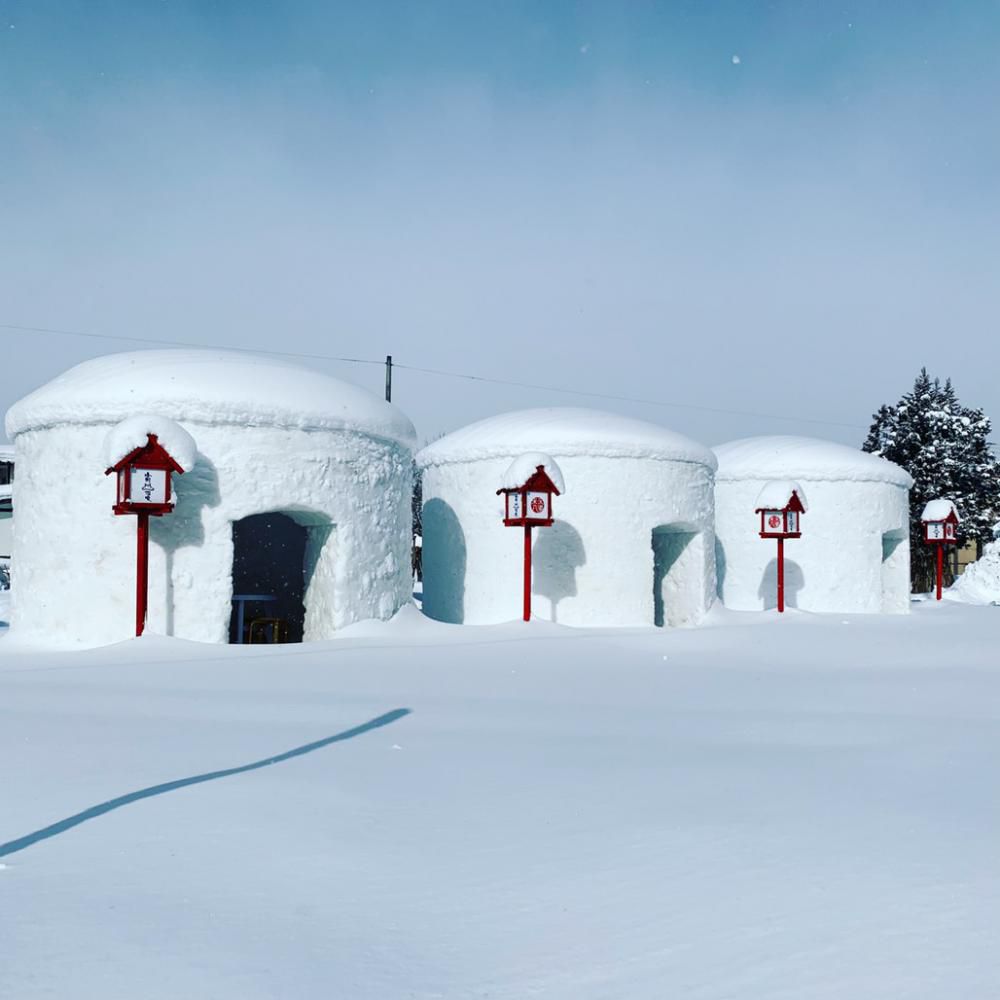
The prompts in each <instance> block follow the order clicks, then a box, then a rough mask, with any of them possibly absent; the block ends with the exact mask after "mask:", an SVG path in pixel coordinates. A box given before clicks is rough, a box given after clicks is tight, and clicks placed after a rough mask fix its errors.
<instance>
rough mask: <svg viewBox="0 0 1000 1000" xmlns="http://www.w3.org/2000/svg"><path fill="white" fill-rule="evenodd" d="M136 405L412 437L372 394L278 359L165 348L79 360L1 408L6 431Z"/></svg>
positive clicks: (111, 415) (212, 418)
mask: <svg viewBox="0 0 1000 1000" xmlns="http://www.w3.org/2000/svg"><path fill="white" fill-rule="evenodd" d="M136 413H153V414H162V415H163V416H165V417H171V418H173V419H176V420H181V421H191V422H194V423H202V424H237V425H241V426H269V427H275V426H277V427H294V428H301V429H303V430H350V431H358V432H361V433H364V434H370V435H372V436H374V437H379V438H385V439H388V440H391V441H398V442H400V443H402V444H405V445H408V446H410V445H412V444H413V442H414V438H415V432H414V430H413V425H412V424H411V423H410V421H409V420H408V419H407V418H406V416H405V415H404V414H403V413H402V412H401V411H399V410H397V409H396V407H394V406H392V405H391V404H390V403H386V402H384V401H383V400H381V399H379V398H378V397H377V396H375V395H373V394H372V393H369V392H367V391H365V390H364V389H361V388H359V387H358V386H356V385H351V383H349V382H342V381H341V380H340V379H336V378H332V377H331V376H329V375H324V374H322V373H321V372H317V371H312V370H310V369H308V368H302V367H300V366H298V365H295V364H292V363H290V362H288V361H284V360H281V359H276V358H271V357H265V356H263V355H258V354H244V353H242V352H238V351H219V350H165V351H135V352H130V353H127V354H111V355H108V356H107V357H103V358H95V359H94V360H92V361H84V362H83V363H82V364H79V365H77V366H76V367H75V368H70V369H69V371H67V372H64V373H63V374H62V375H59V376H58V377H57V378H54V379H53V380H52V381H51V382H48V383H46V384H45V385H43V386H42V387H41V388H40V389H36V390H35V391H34V392H32V393H31V394H29V395H28V396H25V397H24V399H22V400H20V402H17V403H15V404H14V405H13V406H12V407H11V408H10V410H9V411H8V412H7V434H8V435H10V436H11V437H14V436H15V435H17V434H21V433H22V432H24V431H27V430H32V429H36V428H40V427H53V426H56V425H59V424H103V423H117V422H118V421H120V420H123V419H125V418H126V417H129V416H132V415H134V414H136Z"/></svg>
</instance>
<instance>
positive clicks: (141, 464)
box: [104, 434, 184, 636]
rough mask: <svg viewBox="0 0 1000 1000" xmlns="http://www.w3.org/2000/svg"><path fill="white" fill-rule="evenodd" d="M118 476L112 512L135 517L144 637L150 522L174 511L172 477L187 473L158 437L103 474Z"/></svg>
mask: <svg viewBox="0 0 1000 1000" xmlns="http://www.w3.org/2000/svg"><path fill="white" fill-rule="evenodd" d="M112 472H114V473H115V474H116V476H117V486H118V492H117V500H116V503H115V505H114V507H112V508H111V509H112V510H113V511H114V513H115V514H135V515H137V521H136V537H137V545H136V584H135V634H136V635H137V636H138V635H142V633H143V631H144V629H145V627H146V612H147V608H148V606H149V518H150V517H151V516H152V517H160V516H161V515H163V514H169V513H170V512H171V511H172V510H173V509H174V503H173V491H172V490H171V481H170V474H171V473H172V472H176V473H178V474H179V475H183V473H184V470H183V469H182V468H181V466H180V464H179V463H178V462H177V461H175V460H174V459H173V458H172V457H171V456H170V454H169V453H168V452H167V450H166V449H165V448H164V447H163V446H162V445H161V444H160V443H159V441H158V440H157V437H156V435H155V434H147V435H146V443H145V444H144V445H142V446H140V447H138V448H136V449H134V450H133V451H130V452H129V453H128V454H127V455H126V456H125V457H124V458H122V459H120V460H119V461H118V462H116V463H115V464H114V465H112V466H111V467H110V468H109V469H105V471H104V474H105V475H106V476H110V475H111V473H112Z"/></svg>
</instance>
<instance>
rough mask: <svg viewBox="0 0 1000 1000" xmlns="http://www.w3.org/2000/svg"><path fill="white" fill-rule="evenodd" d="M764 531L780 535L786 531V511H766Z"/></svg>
mask: <svg viewBox="0 0 1000 1000" xmlns="http://www.w3.org/2000/svg"><path fill="white" fill-rule="evenodd" d="M764 530H765V531H771V532H778V533H779V534H780V533H781V532H782V531H784V530H785V514H784V511H780V510H765V511H764Z"/></svg>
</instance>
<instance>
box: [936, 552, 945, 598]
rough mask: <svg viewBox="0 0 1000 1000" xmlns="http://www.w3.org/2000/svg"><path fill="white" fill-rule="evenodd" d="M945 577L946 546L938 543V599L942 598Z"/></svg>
mask: <svg viewBox="0 0 1000 1000" xmlns="http://www.w3.org/2000/svg"><path fill="white" fill-rule="evenodd" d="M943 579H944V546H943V545H942V544H941V543H940V542H938V545H937V599H938V600H939V601H940V600H941V583H942V581H943Z"/></svg>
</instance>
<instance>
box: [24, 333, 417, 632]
mask: <svg viewBox="0 0 1000 1000" xmlns="http://www.w3.org/2000/svg"><path fill="white" fill-rule="evenodd" d="M143 353H144V354H145V353H147V352H143ZM149 353H157V354H174V353H177V354H180V353H182V352H149ZM186 353H189V354H196V353H197V352H186ZM118 357H120V356H118ZM101 360H111V359H101ZM173 360H176V359H173ZM240 360H242V359H238V360H237V361H234V362H233V364H234V366H235V368H233V367H230V366H229V364H228V361H229V359H228V358H224V359H222V361H221V362H220V360H219V359H218V358H217V357H215V358H212V359H210V360H209V361H208V364H209V365H210V366H214V367H216V368H218V369H219V370H218V371H217V372H216V375H217V376H222V375H224V374H226V373H228V375H229V377H230V378H232V379H236V380H237V382H239V381H240V376H241V375H245V374H246V373H245V372H241V371H240V369H239V364H240ZM194 361H195V363H198V361H199V359H198V358H197V357H196V358H195V359H194ZM244 363H246V362H245V361H244ZM90 364H92V365H93V364H95V363H93V362H92V363H90ZM202 364H204V362H202ZM81 367H84V366H81ZM174 367H175V368H176V367H177V366H176V365H175V366H174ZM184 367H185V366H184V365H181V368H182V369H183V368H184ZM166 370H167V371H170V363H169V361H168V363H166ZM270 370H271V366H270V364H269V363H266V362H265V363H262V367H261V369H260V370H258V371H255V372H251V373H250V374H252V375H254V376H256V377H255V378H254V379H253V381H251V382H250V383H249V389H248V392H250V393H253V392H255V391H256V392H259V399H260V405H259V406H258V408H257V410H256V413H254V412H253V411H247V415H246V416H245V417H244V419H245V420H247V421H248V422H247V423H240V424H233V423H227V422H221V421H219V422H213V421H211V420H205V419H200V420H190V419H185V416H184V413H183V410H182V408H181V404H179V403H175V404H173V405H172V406H170V402H171V401H170V400H164V399H162V398H161V399H157V398H156V395H155V392H153V391H152V389H151V387H150V385H149V383H150V382H151V381H152V382H155V383H157V384H159V379H158V377H157V375H156V373H155V372H149V371H147V372H146V382H145V383H143V384H144V392H143V395H144V396H145V397H146V398H145V399H144V400H143V403H142V407H141V408H142V409H143V410H147V409H153V410H154V411H155V410H159V411H160V412H163V411H164V410H167V409H168V408H169V409H170V410H172V412H171V413H170V415H171V416H172V417H174V418H175V419H177V420H178V421H179V422H181V423H182V425H183V426H184V427H185V429H186V430H188V431H189V432H190V433H191V435H192V436H193V437H194V439H195V441H196V443H197V447H198V455H197V459H196V461H195V464H194V468H193V469H192V470H191V471H190V472H187V473H186V474H184V475H174V477H173V485H174V490H175V494H176V507H175V509H174V511H173V512H172V513H170V514H167V515H165V516H163V517H160V518H151V519H150V570H149V617H148V624H147V630H148V631H149V632H153V633H160V634H165V635H172V636H178V637H180V638H185V639H193V640H200V641H205V642H225V641H227V637H228V634H229V629H230V619H231V614H232V603H231V602H232V597H233V575H232V573H233V559H234V546H233V537H234V532H233V525H234V523H239V522H240V521H242V519H244V518H247V517H250V516H252V515H255V514H264V513H281V514H284V515H287V516H288V517H289V518H290V519H291V520H292V521H293V522H295V523H296V524H298V525H301V526H302V528H303V529H304V532H305V559H304V563H303V565H302V567H301V570H302V574H303V590H304V593H303V599H302V604H303V605H304V628H303V632H304V638H305V639H307V640H309V639H322V638H326V637H328V636H330V635H332V634H333V632H334V631H335V630H336V629H338V628H340V627H342V626H344V625H347V624H350V623H351V622H355V621H358V620H361V619H365V618H383V619H384V618H389V617H391V616H392V615H393V614H394V613H395V612H396V610H398V608H399V607H400V606H401V605H403V604H404V603H405V602H406V601H408V600H409V597H410V587H411V578H410V558H411V556H410V550H411V531H410V515H411V507H410V504H411V479H412V475H411V468H412V457H411V448H410V446H409V444H408V443H407V441H406V437H407V434H408V432H407V428H409V422H408V421H406V420H405V418H401V415H400V416H398V417H397V418H396V423H397V425H398V427H399V429H400V431H401V433H400V434H399V436H400V437H402V438H403V440H393V439H391V438H390V436H389V435H388V434H385V435H383V434H381V433H380V434H370V433H366V432H365V431H364V430H363V427H362V425H363V423H364V421H365V420H367V419H369V416H368V415H366V414H364V413H363V412H361V413H360V416H359V415H358V414H359V411H360V410H361V408H360V404H354V405H352V406H350V407H348V408H347V409H348V410H349V411H350V412H351V413H352V414H354V418H352V420H351V422H350V423H349V424H348V425H347V426H337V424H338V423H339V422H344V409H345V408H344V407H343V406H341V407H338V406H337V405H336V400H335V398H334V399H331V398H327V399H326V402H325V403H324V404H323V405H324V406H325V407H326V408H327V412H328V414H329V415H330V419H329V420H328V421H326V422H327V423H328V424H329V426H326V427H324V426H317V424H321V423H323V422H324V421H323V420H321V419H319V417H318V416H317V414H315V413H312V414H310V413H309V407H310V405H311V402H313V401H314V396H315V393H314V394H313V397H310V395H309V393H308V392H307V391H306V390H307V389H308V388H309V386H308V385H307V384H299V385H297V386H296V385H294V382H295V378H298V375H297V373H296V376H295V378H293V379H292V383H290V387H291V388H292V389H296V390H297V391H296V392H295V393H293V395H292V396H291V397H290V398H288V399H285V400H283V401H281V400H277V401H276V399H275V398H274V397H273V395H272V397H270V399H271V402H272V403H276V402H282V403H283V405H284V404H287V405H292V404H293V403H294V401H295V398H296V396H297V398H298V403H297V405H298V406H299V408H300V409H299V411H298V412H299V413H300V414H301V415H302V422H303V423H304V424H306V426H304V427H294V426H273V425H269V424H268V423H267V421H274V422H279V421H280V422H282V423H285V424H287V423H289V422H290V420H288V419H287V418H288V416H289V414H283V413H280V412H276V410H275V409H272V411H271V412H270V413H266V412H264V411H265V408H266V406H267V403H268V398H269V397H268V391H267V387H266V377H267V373H268V372H269V371H270ZM285 374H286V375H287V372H286V373H285ZM304 374H305V375H306V376H308V375H310V373H304ZM321 379H322V383H323V384H322V385H321V386H313V389H318V388H322V389H323V390H324V392H326V393H327V394H330V393H332V394H333V396H334V397H336V394H337V390H338V386H341V385H343V383H338V382H337V381H336V380H334V379H328V378H326V377H325V376H322V377H321ZM306 382H308V379H307V380H306ZM55 384H56V383H50V386H48V387H46V388H45V390H40V392H44V391H47V390H48V389H50V388H51V387H52V386H53V385H55ZM242 384H244V385H247V384H248V383H247V382H245V381H244V382H243V383H242ZM115 385H117V382H114V381H113V382H112V384H111V386H109V387H108V386H106V388H109V389H110V390H111V391H110V393H109V395H110V396H111V398H113V397H114V392H113V389H114V386H115ZM349 388H350V389H351V390H352V391H354V392H360V390H357V389H356V388H355V387H349ZM221 391H229V392H236V391H238V390H237V389H234V387H233V386H232V385H230V386H229V387H228V389H227V388H226V387H225V386H223V387H221V388H220V392H221ZM150 397H152V398H150ZM59 398H60V399H61V398H62V395H60V397H59ZM342 400H343V396H341V401H342ZM25 402H26V403H28V404H30V405H27V406H23V407H22V408H21V410H20V411H18V410H17V408H16V407H15V409H13V410H12V411H11V414H12V418H11V417H9V418H8V428H9V430H10V432H11V433H13V434H16V441H17V448H18V458H19V466H18V483H17V487H18V490H17V492H18V525H17V534H16V538H15V543H14V565H15V572H14V586H13V600H14V607H13V610H12V613H11V620H12V631H13V632H14V633H15V634H17V635H19V636H20V637H22V638H24V639H29V640H30V639H38V640H42V641H53V642H59V643H79V644H83V645H100V644H103V643H109V642H114V641H118V640H121V639H125V638H127V637H129V636H130V635H132V634H133V629H134V613H135V568H136V519H135V517H133V516H115V515H114V514H113V513H112V510H111V507H112V503H113V501H114V493H115V486H114V481H113V477H106V476H105V475H104V462H103V458H104V449H103V445H104V441H105V438H106V436H107V434H108V432H109V431H110V430H111V428H112V427H113V426H114V423H113V422H112V421H111V420H110V419H109V420H108V421H107V422H105V421H97V422H92V423H72V422H60V423H55V424H52V425H46V426H40V427H37V428H26V427H24V423H27V422H30V421H31V420H32V419H33V418H39V419H40V417H39V414H44V412H46V411H47V409H49V404H48V402H47V401H46V400H44V399H43V400H42V401H41V405H39V403H38V401H37V400H36V401H32V397H28V399H27V400H26V401H25ZM150 403H152V406H150ZM157 403H158V404H159V405H157ZM371 405H372V407H373V408H374V409H375V411H376V412H380V408H384V407H386V404H384V403H382V402H381V401H379V400H377V399H374V398H373V400H372V404H371ZM192 408H195V409H196V407H194V406H193V407H192ZM115 409H118V410H123V412H121V413H120V416H121V417H125V416H129V415H130V414H129V413H128V412H127V410H126V409H125V408H123V407H121V406H119V405H117V404H116V405H115ZM178 410H181V412H178ZM197 412H198V415H199V416H201V417H202V418H204V417H205V416H211V412H212V411H211V408H202V409H201V410H198V411H197ZM397 414H398V411H397ZM62 415H63V414H61V413H60V416H62ZM108 415H109V416H110V414H108ZM221 416H223V414H221V413H220V417H221ZM334 416H336V417H337V419H333V417H334ZM255 418H256V419H257V420H259V421H260V423H259V424H258V425H255V424H252V423H250V422H249V421H250V420H252V419H255ZM382 429H383V428H380V430H382Z"/></svg>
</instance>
